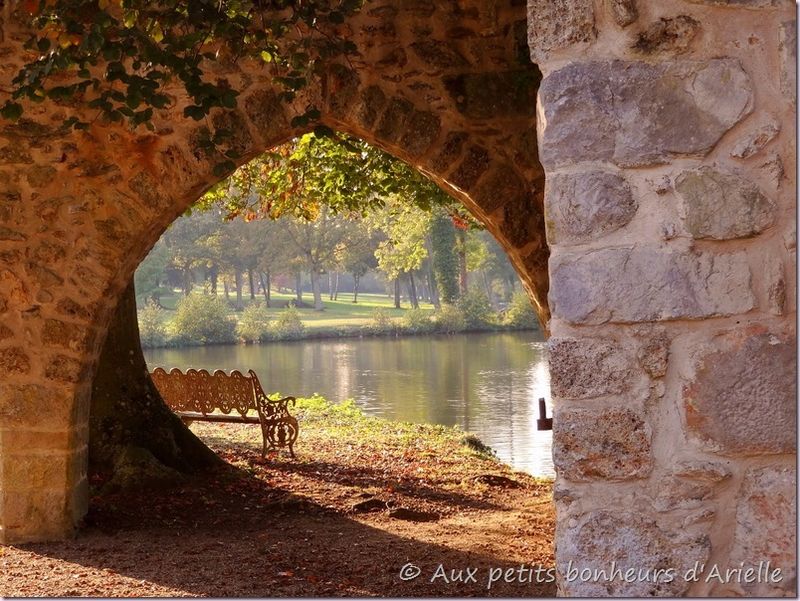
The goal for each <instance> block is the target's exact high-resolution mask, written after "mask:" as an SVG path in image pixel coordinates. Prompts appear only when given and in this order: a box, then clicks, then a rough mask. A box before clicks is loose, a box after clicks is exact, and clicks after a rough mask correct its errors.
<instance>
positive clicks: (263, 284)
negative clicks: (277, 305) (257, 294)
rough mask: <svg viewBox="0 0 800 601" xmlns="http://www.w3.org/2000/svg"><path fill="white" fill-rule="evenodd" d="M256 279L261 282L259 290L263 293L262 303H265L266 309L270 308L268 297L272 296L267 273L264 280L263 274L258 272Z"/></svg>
mask: <svg viewBox="0 0 800 601" xmlns="http://www.w3.org/2000/svg"><path fill="white" fill-rule="evenodd" d="M258 279H260V280H261V290H262V291H263V292H264V302H266V303H267V308H269V306H270V300H271V299H270V296H272V294H271V291H270V281H269V271H268V272H267V273H266V278H265V277H264V272H263V271H259V272H258Z"/></svg>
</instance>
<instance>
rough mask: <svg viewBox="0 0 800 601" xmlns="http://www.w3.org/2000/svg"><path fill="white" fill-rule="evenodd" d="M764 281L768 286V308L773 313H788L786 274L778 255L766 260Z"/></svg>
mask: <svg viewBox="0 0 800 601" xmlns="http://www.w3.org/2000/svg"><path fill="white" fill-rule="evenodd" d="M764 281H765V282H766V288H767V303H768V305H767V308H768V309H769V312H770V313H772V314H773V315H783V314H784V313H786V274H785V272H784V269H783V263H782V262H781V260H780V258H778V256H775V255H773V256H769V257H767V258H766V259H765V262H764Z"/></svg>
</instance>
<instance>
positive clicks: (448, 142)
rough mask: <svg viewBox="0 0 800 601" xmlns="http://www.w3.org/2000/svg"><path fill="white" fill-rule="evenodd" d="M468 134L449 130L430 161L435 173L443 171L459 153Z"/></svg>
mask: <svg viewBox="0 0 800 601" xmlns="http://www.w3.org/2000/svg"><path fill="white" fill-rule="evenodd" d="M467 138H468V136H467V134H466V133H465V132H462V131H451V132H449V133H448V134H447V138H445V141H444V144H442V146H441V148H440V149H439V151H438V152H437V153H436V155H435V156H434V157H433V159H431V161H430V167H431V169H432V170H433V171H434V172H436V173H444V172H445V171H447V169H448V168H449V167H450V165H452V164H453V163H454V162H455V160H456V159H457V158H458V157H459V156H460V155H461V151H462V149H463V148H464V143H465V142H466V140H467Z"/></svg>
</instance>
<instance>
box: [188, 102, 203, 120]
mask: <svg viewBox="0 0 800 601" xmlns="http://www.w3.org/2000/svg"><path fill="white" fill-rule="evenodd" d="M183 116H184V117H191V118H192V119H194V120H195V121H200V120H202V119H204V118H205V116H206V111H205V109H204V108H203V107H202V106H197V105H190V106H187V107H186V108H184V109H183Z"/></svg>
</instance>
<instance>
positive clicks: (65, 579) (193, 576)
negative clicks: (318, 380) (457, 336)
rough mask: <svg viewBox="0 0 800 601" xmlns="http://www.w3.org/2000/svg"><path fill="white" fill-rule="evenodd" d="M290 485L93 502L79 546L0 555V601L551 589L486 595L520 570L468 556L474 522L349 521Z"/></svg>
mask: <svg viewBox="0 0 800 601" xmlns="http://www.w3.org/2000/svg"><path fill="white" fill-rule="evenodd" d="M254 457H255V455H254ZM257 461H258V460H257V459H255V458H254V459H253V462H254V463H257ZM294 467H295V468H297V467H298V466H297V465H295V466H294ZM333 468H334V466H330V465H316V466H313V465H312V466H308V465H307V466H304V468H303V469H307V470H310V471H311V472H312V473H311V474H308V475H307V476H309V477H312V478H323V479H333V478H335V477H336V476H335V474H334V473H332V470H333ZM271 469H272V468H271ZM277 470H281V467H280V465H278V467H277ZM302 476H303V474H302V473H301V474H298V477H302ZM356 484H357V485H358V484H359V483H358V482H356ZM289 488H294V487H276V486H274V485H270V484H268V482H266V481H265V480H264V478H263V477H257V476H256V475H254V474H253V473H250V472H249V471H248V470H243V469H237V470H223V471H220V472H215V473H214V474H211V475H208V476H206V477H204V478H198V479H197V480H195V481H191V482H187V483H185V484H184V485H183V486H181V487H179V488H175V489H172V490H168V491H160V492H149V493H144V492H143V493H141V494H140V495H138V496H131V495H128V496H107V497H97V498H94V499H93V502H92V507H91V510H90V513H89V515H88V516H87V519H86V524H85V527H84V528H83V529H82V530H81V532H80V533H79V534H78V536H77V538H76V539H75V540H72V541H67V542H59V543H39V544H27V545H20V546H14V547H5V548H3V549H0V550H2V551H3V554H4V564H5V565H4V567H5V570H4V573H3V574H2V575H1V576H0V594H2V595H3V596H20V595H29V596H109V597H116V596H130V595H137V596H161V597H165V596H181V595H198V596H213V597H242V596H248V597H249V596H257V597H275V596H303V597H313V596H392V597H403V596H424V597H431V596H459V597H461V596H503V597H509V596H526V597H530V596H551V595H553V594H554V592H555V590H554V586H553V585H552V584H550V583H540V584H537V583H536V582H533V583H532V582H530V581H528V582H519V577H516V578H514V580H515V581H514V582H511V583H509V582H504V581H503V579H502V578H501V579H500V582H497V583H495V584H494V585H493V586H492V587H491V589H487V579H488V577H489V574H490V573H491V570H493V569H494V570H497V569H502V570H515V569H518V568H519V567H520V563H521V562H520V561H519V558H518V557H517V558H516V560H509V559H508V558H505V559H504V558H503V557H499V556H497V554H496V552H492V550H491V545H486V544H481V543H479V542H475V544H474V545H466V546H467V547H468V548H464V547H465V545H464V544H463V542H462V543H459V542H458V541H457V539H458V538H459V536H461V537H462V538H463V524H464V523H467V524H470V522H469V520H470V517H469V515H467V516H461V520H462V521H461V522H460V523H459V521H458V520H449V519H443V520H441V521H439V522H435V523H409V522H403V523H398V520H393V519H391V518H390V517H388V515H386V514H385V513H378V514H368V515H363V516H354V515H352V514H348V513H346V512H345V511H343V510H342V509H341V507H340V508H336V507H333V506H328V507H326V506H322V505H320V504H318V503H316V502H314V501H312V500H310V499H308V498H304V497H301V496H298V495H296V494H293V493H292V492H289V490H288V489H289ZM297 490H302V486H298V487H297ZM426 494H436V491H428V493H426ZM442 494H445V493H442ZM475 519H481V517H480V514H476V515H475ZM464 520H467V521H466V522H464ZM476 526H480V524H476ZM518 535H519V533H516V534H515V533H514V532H508V533H504V534H503V535H502V536H509V537H513V536H518ZM451 541H452V542H451ZM409 563H412V564H414V565H415V566H417V567H419V568H420V569H421V573H420V575H419V576H418V577H416V578H414V579H411V580H403V579H401V578H400V573H401V569H402V568H403V566H405V565H406V564H409ZM440 564H441V565H442V566H443V568H444V569H445V570H446V573H447V574H448V579H450V577H451V576H452V575H453V574H452V573H451V572H450V570H456V573H457V572H458V571H459V570H463V572H462V576H463V577H466V568H471V569H473V570H475V569H477V571H476V573H475V580H476V582H447V581H445V579H444V578H442V577H439V578H436V579H435V580H434V582H431V578H432V576H433V575H434V574H435V573H436V569H437V567H438V566H439V565H440ZM527 567H531V564H530V562H527ZM407 569H409V570H411V568H407ZM412 571H413V570H412ZM494 573H495V575H496V574H497V572H494ZM523 576H524V577H525V579H527V578H529V577H530V576H531V574H530V573H527V572H526V573H524V574H523Z"/></svg>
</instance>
